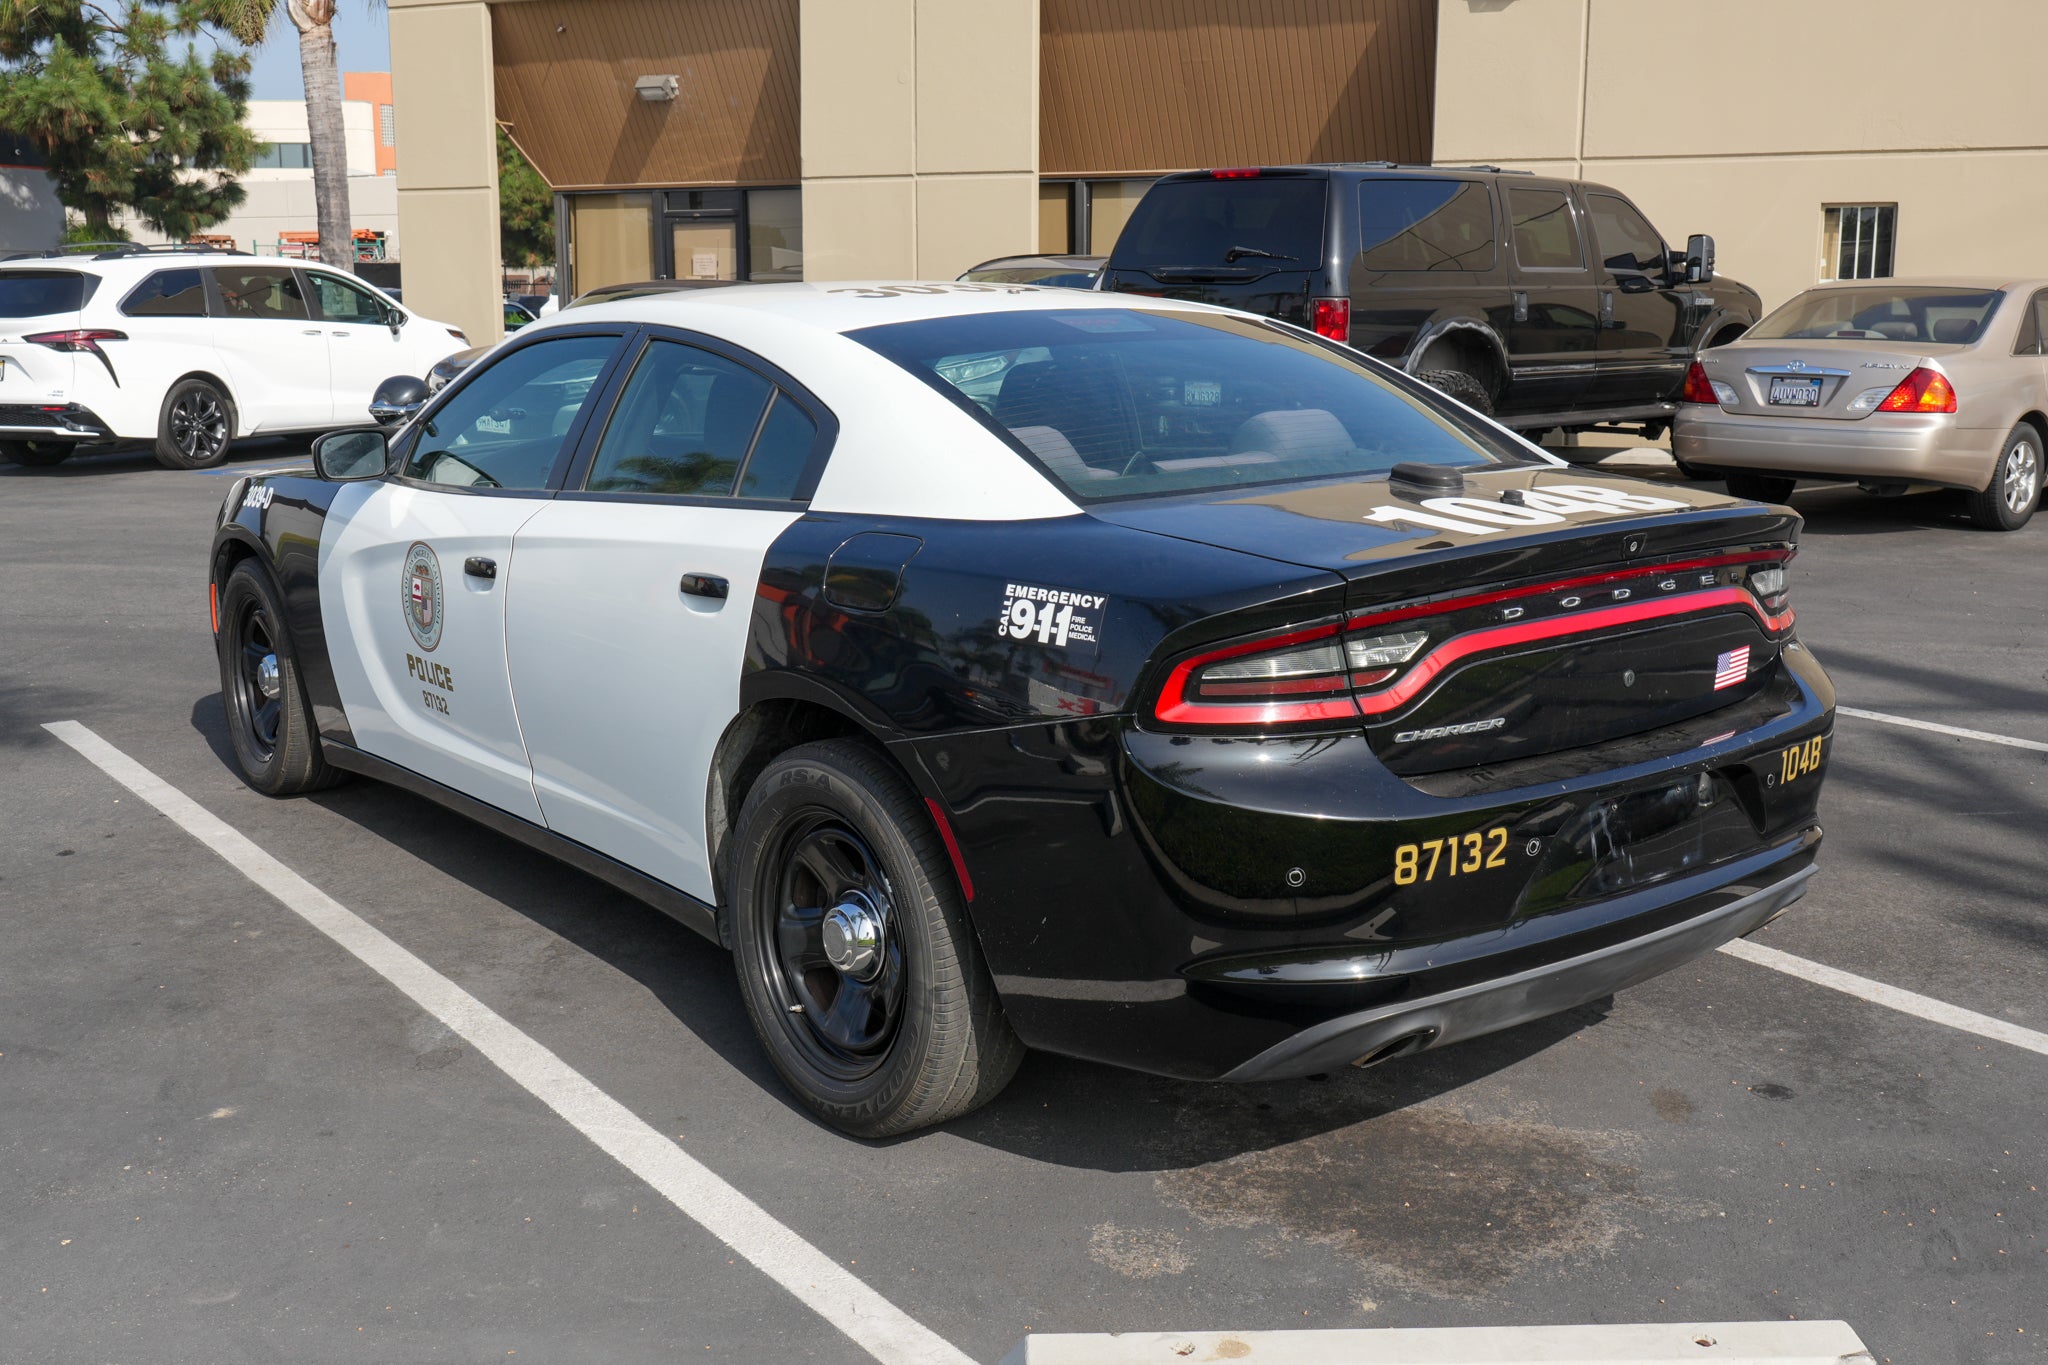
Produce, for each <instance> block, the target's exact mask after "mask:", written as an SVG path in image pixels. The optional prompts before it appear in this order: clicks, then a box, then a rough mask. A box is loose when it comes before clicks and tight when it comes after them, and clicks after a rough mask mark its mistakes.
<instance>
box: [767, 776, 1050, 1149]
mask: <svg viewBox="0 0 2048 1365" xmlns="http://www.w3.org/2000/svg"><path fill="white" fill-rule="evenodd" d="M734 848H735V854H734V875H733V895H732V931H733V932H732V937H733V961H734V965H735V967H736V968H737V970H738V972H739V982H740V995H741V997H742V999H744V1000H745V1002H746V1006H747V1014H748V1016H749V1018H750V1019H751V1020H752V1021H753V1025H754V1032H755V1034H756V1035H757V1036H758V1037H759V1038H760V1040H761V1046H762V1048H763V1049H764V1050H765V1051H766V1052H767V1054H768V1060H769V1061H770V1062H771V1063H773V1065H774V1067H775V1069H776V1071H777V1072H778V1073H780V1074H781V1076H782V1079H783V1081H784V1082H785V1083H786V1084H788V1086H789V1088H790V1089H791V1090H792V1091H794V1092H795V1094H796V1097H797V1099H798V1100H800V1101H801V1102H802V1103H803V1105H804V1107H806V1108H807V1109H809V1110H810V1111H811V1112H812V1113H814V1114H816V1115H817V1116H818V1117H819V1118H821V1119H823V1120H824V1121H825V1122H826V1123H829V1124H831V1125H832V1126H833V1127H835V1128H837V1129H839V1130H840V1131H842V1132H845V1133H850V1134H852V1135H853V1136H855V1137H863V1138H881V1137H890V1136H893V1135H895V1134H898V1133H906V1132H909V1131H911V1130H912V1129H915V1128H923V1127H927V1126H929V1125H931V1124H935V1123H944V1122H945V1121H946V1120H948V1119H951V1118H956V1117H958V1116H959V1115H961V1114H965V1113H967V1112H968V1111H969V1110H971V1109H975V1108H978V1107H979V1106H981V1105H983V1104H985V1103H987V1102H988V1101H989V1100H991V1099H993V1098H994V1097H995V1096H996V1094H997V1093H998V1092H999V1091H1001V1090H1002V1088H1003V1087H1004V1086H1005V1085H1007V1084H1009V1081H1010V1077H1011V1076H1012V1075H1014V1074H1015V1073H1016V1070H1017V1066H1018V1063H1019V1062H1021V1061H1022V1060H1023V1056H1024V1045H1023V1044H1022V1043H1021V1042H1019V1041H1018V1039H1017V1035H1016V1034H1015V1033H1013V1032H1012V1031H1011V1030H1010V1025H1009V1021H1008V1020H1007V1019H1005V1018H1004V1017H1003V1007H1002V1002H1001V1001H1000V1000H999V999H998V998H997V996H996V991H995V985H994V983H993V982H992V981H990V980H989V975H988V969H987V968H986V967H985V966H984V965H983V963H982V960H981V946H980V944H979V943H978V942H977V941H976V940H975V937H974V931H973V929H972V928H971V927H970V926H969V925H968V923H967V916H966V913H965V908H964V906H963V905H962V904H961V897H960V891H959V888H958V885H957V882H956V879H955V877H954V873H953V868H952V866H951V863H950V860H949V859H948V856H947V853H946V848H945V845H944V844H943V843H942V842H941V841H940V838H939V833H938V831H937V829H935V828H934V827H933V825H932V821H931V818H930V816H929V815H928V814H927V812H926V810H925V807H924V803H923V802H921V801H920V800H918V798H917V794H916V793H915V792H913V791H912V790H911V789H910V786H909V784H907V783H906V782H905V781H904V780H903V778H902V777H901V776H900V775H899V774H898V773H897V772H896V771H895V769H894V768H892V767H891V766H890V764H889V762H888V760H886V759H885V758H883V757H882V756H881V755H880V754H878V753H876V752H875V751H874V750H873V749H870V748H869V747H867V746H866V745H864V744H861V743H859V742H858V741H854V740H844V739H835V740H823V741H819V742H816V743H811V744H803V745H799V746H797V747H796V748H794V749H791V750H789V751H788V752H787V753H785V754H783V755H782V756H781V757H779V758H777V759H775V761H774V762H772V763H770V764H769V765H768V767H767V768H766V769H764V770H763V771H762V773H761V776H760V777H759V778H758V779H757V780H756V781H755V783H754V785H753V788H752V790H751V791H749V792H748V793H747V799H746V804H745V805H744V806H743V807H742V809H741V811H740V818H739V824H738V828H737V830H736V832H735V834H734ZM863 921H865V923H863ZM849 924H851V925H852V926H853V927H854V928H855V929H856V930H862V931H863V932H859V933H854V934H849V933H848V932H847V927H848V926H849ZM858 945H867V946H858Z"/></svg>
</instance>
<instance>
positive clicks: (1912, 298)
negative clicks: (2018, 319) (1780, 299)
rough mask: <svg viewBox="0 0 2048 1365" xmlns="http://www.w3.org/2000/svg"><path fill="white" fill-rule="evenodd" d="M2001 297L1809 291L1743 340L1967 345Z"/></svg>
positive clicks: (1874, 289) (1968, 292)
mask: <svg viewBox="0 0 2048 1365" xmlns="http://www.w3.org/2000/svg"><path fill="white" fill-rule="evenodd" d="M2004 297H2005V295H2004V294H2003V293H2001V292H2000V291H1999V290H1996V289H1941V288H1931V287H1922V288H1901V287H1898V286H1895V285H1871V286H1869V287H1867V288H1866V287H1858V288H1855V289H1812V290H1808V291H1807V292H1806V293H1804V294H1801V295H1800V296H1799V297H1798V298H1796V299H1794V300H1792V301H1791V302H1790V303H1788V304H1786V305H1784V306H1783V307H1782V308H1779V309H1778V310H1777V311H1776V312H1774V313H1772V314H1771V315H1770V316H1768V317H1766V318H1765V319H1764V320H1763V321H1762V322H1759V323H1758V324H1757V325H1756V326H1754V327H1752V328H1750V329H1749V331H1748V332H1747V333H1746V334H1745V335H1746V337H1756V338H1759V339H1761V340H1765V341H1771V340H1785V341H1790V340H1798V341H1922V342H1936V343H1950V342H1953V343H1968V342H1972V341H1975V340H1976V339H1977V338H1978V337H1980V336H1982V335H1983V334H1984V328H1985V326H1986V325H1987V324H1988V323H1989V322H1990V321H1991V315H1992V314H1993V313H1995V312H1997V311H1998V301H1999V300H2000V299H2002V298H2004Z"/></svg>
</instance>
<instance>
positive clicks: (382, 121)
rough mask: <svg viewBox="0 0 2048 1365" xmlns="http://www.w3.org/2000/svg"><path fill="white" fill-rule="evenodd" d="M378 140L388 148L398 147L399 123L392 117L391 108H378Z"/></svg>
mask: <svg viewBox="0 0 2048 1365" xmlns="http://www.w3.org/2000/svg"><path fill="white" fill-rule="evenodd" d="M377 140H378V141H379V142H382V143H383V144H384V145H385V146H386V147H396V146H397V145H398V121H397V120H396V119H395V118H393V117H392V113H391V106H390V105H388V104H380V105H378V106H377Z"/></svg>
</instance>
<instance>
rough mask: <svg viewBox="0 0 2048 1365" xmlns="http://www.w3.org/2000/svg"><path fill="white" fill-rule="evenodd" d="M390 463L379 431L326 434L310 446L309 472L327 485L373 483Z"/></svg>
mask: <svg viewBox="0 0 2048 1365" xmlns="http://www.w3.org/2000/svg"><path fill="white" fill-rule="evenodd" d="M390 463H391V446H390V443H389V442H388V441H387V440H386V439H385V436H384V433H383V432H381V431H330V432H329V433H327V434H326V435H325V436H322V437H321V438H320V439H319V440H317V441H315V442H313V472H314V473H316V474H318V475H319V476H320V477H321V478H323V479H326V480H328V481H329V482H331V483H347V482H349V481H351V480H354V479H374V478H376V477H377V476H378V475H380V474H382V473H383V472H384V469H385V466H387V465H389V464H390Z"/></svg>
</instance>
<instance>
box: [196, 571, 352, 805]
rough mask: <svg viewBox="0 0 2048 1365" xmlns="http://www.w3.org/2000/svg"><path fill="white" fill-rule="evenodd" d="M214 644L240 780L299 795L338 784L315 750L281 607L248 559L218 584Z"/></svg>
mask: <svg viewBox="0 0 2048 1365" xmlns="http://www.w3.org/2000/svg"><path fill="white" fill-rule="evenodd" d="M214 645H215V649H216V652H217V653H218V655H219V657H220V695H221V703H222V705H223V706H224V707H225V708H226V710H227V721H228V743H229V744H230V745H231V746H232V747H233V749H234V751H235V766H236V767H237V768H239V769H240V770H241V773H242V778H243V780H244V781H246V782H248V784H249V785H250V786H252V787H254V788H255V789H256V790H257V791H260V792H262V793H263V794H264V795H265V796H296V795H298V794H300V793H302V792H310V791H318V790H319V789H320V788H322V787H330V786H333V785H334V783H336V782H337V781H339V780H340V779H341V777H342V774H341V773H340V772H339V771H338V770H336V769H335V768H334V767H332V766H331V765H330V764H329V763H328V762H327V760H326V758H325V757H324V756H323V755H322V754H321V752H320V737H319V735H318V734H317V733H315V732H314V729H313V717H312V708H311V707H310V706H308V705H307V704H306V692H305V688H304V686H303V685H302V684H301V681H300V678H299V664H298V657H297V656H296V655H295V654H293V653H292V648H291V636H290V632H289V631H288V630H287V629H286V628H285V616H284V605H283V603H282V602H280V601H279V600H278V596H277V590H276V589H275V588H273V587H272V586H271V584H270V579H269V577H268V576H267V575H265V574H264V572H263V571H262V570H261V569H260V568H258V567H257V566H256V564H255V563H254V562H253V561H251V560H246V559H245V560H243V561H242V562H241V563H240V564H237V565H236V566H235V567H234V571H233V572H231V573H230V574H228V578H227V582H226V583H225V584H223V585H222V587H221V593H220V632H219V634H218V635H217V636H216V637H215V639H214Z"/></svg>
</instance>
